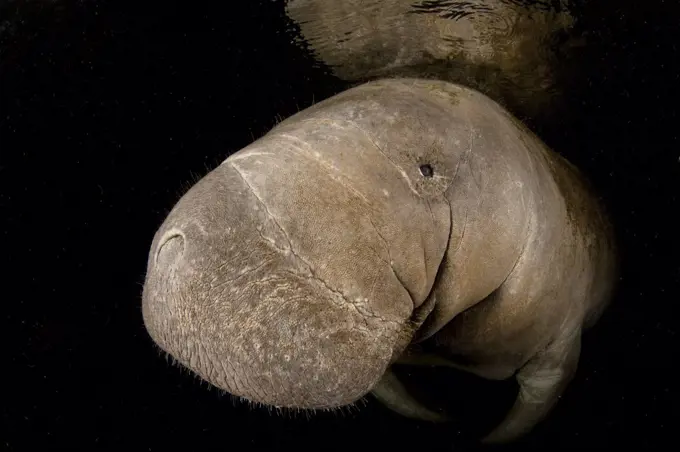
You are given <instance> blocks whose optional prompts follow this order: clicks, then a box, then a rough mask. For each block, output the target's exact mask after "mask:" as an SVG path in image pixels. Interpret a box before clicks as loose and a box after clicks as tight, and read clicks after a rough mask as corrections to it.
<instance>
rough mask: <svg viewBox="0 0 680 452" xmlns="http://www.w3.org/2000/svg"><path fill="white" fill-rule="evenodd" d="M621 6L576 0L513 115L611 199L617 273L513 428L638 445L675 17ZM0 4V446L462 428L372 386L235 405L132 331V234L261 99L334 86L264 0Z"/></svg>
mask: <svg viewBox="0 0 680 452" xmlns="http://www.w3.org/2000/svg"><path fill="white" fill-rule="evenodd" d="M629 3H630V4H626V3H625V2H622V1H621V2H619V1H605V0H592V1H589V2H585V6H584V7H583V9H582V10H580V12H579V14H580V22H579V27H581V28H582V29H583V30H588V31H589V32H590V34H591V36H594V37H595V39H593V40H591V44H590V45H589V47H588V48H587V49H585V50H583V52H582V54H581V56H580V60H579V61H580V64H581V65H582V67H583V68H585V70H584V71H583V74H585V75H583V76H582V77H581V78H578V79H574V80H571V81H570V83H569V90H570V91H569V95H568V98H569V102H570V108H569V114H568V115H566V116H564V117H563V118H560V120H559V121H558V122H557V123H555V122H553V123H551V124H548V125H546V124H541V123H540V120H538V121H536V122H535V123H533V124H532V126H533V127H534V128H535V130H537V131H538V132H539V134H541V137H542V138H543V139H544V140H545V141H546V142H547V143H548V144H549V145H551V146H552V147H553V148H554V149H556V150H558V151H559V152H561V153H562V154H563V155H565V156H566V157H568V158H569V159H570V160H571V161H572V162H574V163H575V164H577V165H578V166H580V167H581V168H582V169H583V170H584V171H585V172H586V173H587V174H588V176H589V177H590V178H591V180H592V181H593V183H594V185H595V186H596V188H597V189H598V191H599V192H600V193H601V194H602V195H603V197H604V198H605V200H606V202H607V203H608V205H609V209H610V211H611V212H612V217H613V221H614V223H615V225H616V227H617V230H618V233H619V236H620V244H621V247H622V250H623V273H622V279H621V282H620V286H619V291H618V294H617V296H616V299H615V300H614V304H613V305H612V307H611V308H610V310H609V311H608V312H607V314H606V315H605V316H604V318H603V319H602V321H601V323H600V324H599V325H598V327H597V329H596V330H594V331H593V332H592V333H590V334H589V335H588V336H587V337H586V339H585V344H584V351H583V354H582V358H581V365H580V369H579V372H578V375H577V377H576V379H575V380H574V382H573V383H572V385H571V387H570V388H569V390H568V391H567V393H566V394H565V396H564V398H563V399H562V401H561V402H560V404H559V405H558V407H557V408H556V409H555V411H554V412H553V414H552V415H551V417H550V418H549V419H548V420H547V421H546V422H544V423H543V424H542V425H541V426H540V427H539V428H537V429H536V431H535V433H534V434H532V435H531V436H530V437H528V438H526V439H525V440H524V441H523V442H522V443H520V444H518V445H515V446H514V447H513V448H512V449H518V450H519V449H521V450H542V449H543V448H548V449H553V450H554V449H556V448H560V449H561V448H565V449H566V448H570V449H572V448H574V447H589V446H609V447H622V446H628V447H640V446H647V447H651V448H652V449H657V448H660V447H661V446H663V445H665V444H666V441H669V440H670V439H672V438H673V437H674V436H675V435H672V434H673V433H674V430H675V429H677V426H676V425H675V423H674V422H673V421H672V419H673V418H675V417H677V415H678V413H677V406H678V389H677V381H678V373H677V371H676V370H675V368H676V365H677V361H676V358H677V354H678V348H677V334H678V328H677V321H678V320H677V319H678V317H677V316H674V315H673V308H674V307H675V305H677V304H678V303H677V302H678V301H679V295H680V265H679V264H678V251H679V247H678V235H679V232H680V227H679V226H680V220H678V219H677V218H678V210H679V209H678V205H679V203H680V147H679V140H678V134H679V132H678V128H679V126H678V120H680V117H678V106H677V105H678V104H677V102H678V85H679V84H680V79H679V78H678V71H679V70H680V53H679V52H678V47H679V46H680V44H679V43H678V42H679V38H680V32H679V31H678V30H677V28H678V26H677V23H678V20H679V19H678V14H677V11H676V10H675V7H674V6H673V4H675V3H676V2H674V1H666V2H662V1H661V0H654V1H652V0H650V1H647V2H629ZM0 4H1V5H2V6H1V9H0V52H1V53H0V58H1V60H0V69H1V71H2V72H1V75H2V79H1V86H0V89H1V96H2V98H1V100H2V102H1V104H0V105H1V108H2V110H1V111H0V212H1V213H0V215H1V216H0V240H1V242H0V243H1V246H0V253H1V254H0V255H1V256H2V260H1V261H2V263H3V268H4V270H3V271H2V273H0V281H1V282H2V292H0V294H1V295H0V300H1V301H2V309H3V310H2V328H1V331H2V335H3V338H2V342H0V344H1V347H2V360H1V361H0V366H1V367H0V370H1V371H2V372H1V373H2V375H3V377H4V380H5V383H3V384H2V386H1V387H2V389H1V390H2V395H1V399H0V413H1V415H2V418H1V424H2V425H1V426H0V431H1V433H0V439H1V441H0V447H7V448H9V450H20V449H25V448H28V447H29V446H44V447H48V448H57V447H61V446H69V447H70V448H85V449H88V450H90V449H99V448H115V449H119V448H123V447H133V448H135V449H137V448H140V449H144V450H163V449H164V448H166V447H168V446H173V445H176V446H178V447H181V448H183V449H186V448H189V450H200V449H206V448H208V449H213V448H219V449H230V448H235V447H250V448H256V449H260V448H262V449H267V448H270V447H283V448H293V447H294V448H296V449H303V450H307V449H315V448H317V447H319V448H324V449H332V450H336V449H337V450H341V449H342V450H348V449H350V448H360V447H364V446H367V447H368V446H372V447H376V446H378V445H382V446H384V447H385V448H387V449H395V448H396V449H404V448H407V447H422V448H426V449H430V450H431V449H432V448H434V447H436V448H438V449H440V448H443V449H445V450H452V449H454V448H458V449H460V448H461V447H462V446H463V445H464V444H465V443H464V439H465V438H466V437H467V435H468V433H466V432H465V429H464V428H462V429H459V428H458V427H456V426H432V425H427V424H420V423H416V422H411V421H408V420H405V419H402V418H399V417H398V416H396V415H394V414H392V413H390V412H388V411H387V410H385V409H384V408H382V407H381V406H379V405H378V404H377V403H374V402H372V401H371V402H370V403H369V404H368V406H366V407H365V408H363V409H362V410H360V411H358V412H356V411H355V412H352V413H345V414H344V415H337V414H320V415H317V416H315V417H312V418H311V419H307V418H306V417H305V416H299V417H298V418H295V417H293V416H292V415H290V414H288V415H286V416H277V415H270V414H269V413H268V412H267V411H266V410H257V409H252V408H250V407H248V406H246V405H243V404H238V405H236V406H233V403H232V401H231V399H230V398H229V397H228V396H223V395H220V394H218V392H217V391H215V390H211V389H208V388H207V387H206V386H205V385H203V386H202V385H201V384H200V383H199V382H198V381H197V380H195V379H194V378H193V377H191V376H189V375H186V374H182V373H181V372H180V371H179V370H178V369H177V368H176V367H171V366H169V365H168V364H167V363H166V362H165V360H163V359H161V358H160V357H159V355H158V354H157V352H156V351H155V349H154V348H153V346H152V344H151V341H150V339H149V338H148V336H147V335H146V333H145V330H144V328H143V324H142V318H141V308H140V296H141V287H142V286H141V284H142V282H143V278H144V271H145V265H146V254H147V251H148V247H149V245H150V241H151V238H152V235H153V233H154V232H155V230H156V228H157V227H158V226H159V225H160V223H161V222H162V220H163V218H164V216H165V214H166V213H167V212H168V210H169V209H170V208H171V207H172V205H173V203H174V202H175V201H176V200H177V199H178V197H179V196H180V195H181V193H182V192H183V191H184V190H185V189H186V188H187V187H188V186H189V185H190V184H191V183H192V182H193V181H195V180H196V178H197V177H199V176H200V175H202V174H204V173H205V172H206V170H207V169H210V168H212V167H214V166H215V165H216V164H218V163H219V162H221V161H222V160H223V159H224V158H226V156H227V155H228V154H229V153H230V152H233V151H236V150H238V149H240V148H241V147H243V146H245V145H247V144H248V143H249V142H251V141H252V140H253V138H257V137H259V136H261V135H262V134H263V133H265V132H266V131H267V130H268V129H269V128H270V127H271V126H273V125H274V124H275V122H276V120H277V118H281V117H286V116H288V115H290V114H292V113H295V112H296V111H298V109H302V108H305V107H307V106H309V105H310V104H311V103H312V102H313V101H314V100H319V99H323V98H326V97H329V96H330V95H332V94H334V93H337V92H339V91H341V90H342V89H344V88H345V87H347V86H348V85H347V84H346V83H343V82H341V81H339V80H337V79H336V78H334V77H333V76H331V75H330V72H329V71H328V70H327V69H326V68H324V67H322V66H321V65H320V64H317V63H315V62H314V61H313V60H312V58H311V57H310V56H309V55H308V53H307V52H305V51H304V50H303V49H300V48H299V47H298V46H295V45H293V44H292V43H291V35H290V33H288V32H287V30H290V29H291V27H292V24H290V23H289V21H288V20H287V19H286V18H285V16H284V14H283V4H282V2H272V1H262V2H259V1H242V2H226V1H217V2H210V3H205V4H204V3H200V2H191V3H190V2H176V1H170V0H167V1H163V2H160V1H137V2H121V1H112V0H102V1H89V0H83V1H74V0H55V1H51V0H3V1H2V3H0ZM457 386H462V385H460V384H459V385H457ZM454 389H457V388H453V389H452V391H453V390H454ZM458 389H460V388H458ZM461 391H462V392H468V391H467V389H466V388H464V387H463V388H462V389H461ZM468 398H469V397H468ZM468 403H471V404H473V405H474V407H475V409H474V410H473V409H471V411H470V412H479V411H483V410H485V407H486V406H492V405H493V403H494V398H493V397H488V396H487V397H484V396H477V398H474V399H473V400H472V401H468ZM673 410H676V412H675V413H673ZM463 412H465V411H464V409H463ZM674 414H675V416H674ZM459 430H462V433H461V432H459ZM671 444H672V443H671ZM350 450H351V449H350Z"/></svg>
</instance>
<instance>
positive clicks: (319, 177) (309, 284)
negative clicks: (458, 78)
mask: <svg viewBox="0 0 680 452" xmlns="http://www.w3.org/2000/svg"><path fill="white" fill-rule="evenodd" d="M615 274H616V260H615V254H614V244H613V241H612V235H611V231H610V228H609V226H608V223H607V220H606V218H605V217H604V215H603V212H602V210H601V209H600V207H599V206H598V203H597V202H596V200H595V198H594V197H593V195H592V194H591V193H590V192H589V189H588V188H587V185H586V183H585V182H584V180H583V179H582V177H581V176H580V175H579V173H578V171H577V170H576V169H575V168H574V167H573V166H572V165H570V164H569V163H567V162H566V161H565V160H564V159H562V158H561V157H560V156H558V155H557V154H556V153H553V152H552V151H551V150H549V149H548V148H547V147H546V146H545V145H544V144H543V143H542V142H541V141H540V140H539V139H538V138H537V137H536V136H535V135H533V134H532V133H531V132H530V131H529V130H528V129H527V128H525V127H524V126H523V125H522V124H521V123H520V122H519V121H517V120H516V119H514V118H513V116H511V115H510V114H509V113H508V112H507V111H506V110H505V109H504V108H502V107H501V106H500V105H499V104H497V103H496V102H495V101H493V100H491V99H490V98H488V97H486V96H485V95H483V94H481V93H480V92H478V91H475V90H472V89H469V88H466V87H463V86H460V85H456V84H452V83H449V82H444V81H432V80H424V79H413V78H395V79H383V80H377V81H373V82H369V83H366V84H363V85H360V86H357V87H354V88H352V89H349V90H347V91H345V92H343V93H341V94H339V95H336V96H334V97H332V98H329V99H327V100H325V101H322V102H320V103H318V104H316V105H314V106H312V107H310V108H308V109H306V110H303V111H301V112H299V113H298V114H296V115H294V116H292V117H290V118H288V119H286V120H284V121H283V122H281V123H280V124H278V125H277V126H276V127H274V128H273V129H272V130H271V131H270V132H269V133H268V134H266V135H265V136H263V137H262V138H260V139H258V140H257V141H255V142H253V143H252V144H250V145H249V146H247V147H246V148H244V149H242V150H240V151H238V152H236V153H235V154H233V155H231V156H230V157H229V158H227V159H226V160H225V161H224V162H223V163H222V164H221V165H220V166H219V167H217V168H215V169H214V170H213V171H211V172H210V173H208V174H207V175H206V176H205V177H204V178H203V179H201V180H200V181H199V182H198V183H196V184H195V185H194V186H193V187H192V188H191V189H190V190H189V191H188V192H187V193H186V194H185V195H184V196H183V197H182V198H181V199H180V200H179V201H178V203H177V204H176V205H175V206H174V208H173V209H172V211H171V212H170V213H169V215H168V216H167V218H166V219H165V221H164V223H163V224H162V226H161V227H160V229H159V230H158V231H157V233H156V235H155V237H154V239H153V243H152V245H151V250H150V254H149V260H148V270H147V275H146V281H145V285H144V290H143V318H144V323H145V325H146V328H147V330H148V332H149V334H150V336H151V337H152V338H153V340H154V341H155V342H156V344H157V345H158V346H159V347H160V348H161V349H163V350H165V351H166V352H167V353H169V354H170V355H172V356H173V357H174V358H176V360H177V361H179V362H180V363H181V364H183V365H184V366H186V367H187V368H189V369H191V370H192V371H193V372H195V373H196V374H197V375H199V376H200V377H201V378H203V379H205V380H206V381H208V382H210V383H211V384H213V385H215V386H217V387H219V388H222V389H224V390H225V391H227V392H229V393H231V394H233V395H236V396H240V397H243V398H245V399H248V400H251V401H255V402H259V403H262V404H265V405H270V406H278V407H295V408H303V409H320V408H332V407H339V406H343V405H347V404H351V403H353V402H355V401H357V400H359V399H360V398H362V397H363V396H365V395H366V394H368V393H370V392H372V393H373V394H374V395H375V396H376V397H377V398H378V399H380V400H381V401H382V402H384V403H385V404H386V405H387V406H388V407H390V408H392V409H394V410H395V411H397V412H399V413H401V414H403V415H405V416H410V417H414V418H421V419H429V420H438V419H439V418H440V415H438V414H436V413H433V412H430V411H429V410H428V409H426V408H425V407H423V406H420V405H419V404H418V402H417V401H415V400H414V399H413V398H411V397H410V396H409V394H408V393H407V392H406V391H405V389H404V388H403V386H402V385H401V384H400V383H399V381H398V380H397V379H396V378H395V376H394V374H392V373H391V371H390V366H391V365H392V364H394V363H397V362H403V363H412V364H417V363H432V362H438V363H440V364H444V365H452V366H454V367H457V368H460V369H464V370H467V371H469V372H472V373H474V374H477V375H479V376H482V377H485V378H488V379H505V378H509V377H512V376H515V377H516V378H517V381H518V382H519V385H520V388H521V389H520V392H519V395H518V397H517V400H516V403H515V404H514V406H513V407H512V408H511V410H510V412H509V413H508V415H507V418H506V419H505V420H504V421H503V422H502V423H501V425H500V426H498V428H496V429H495V430H493V431H492V433H491V434H490V435H489V436H488V437H487V438H486V440H487V441H490V442H503V441H510V440H513V439H516V438H518V437H519V436H521V435H523V434H525V433H526V432H528V431H529V430H530V429H531V428H532V427H533V426H534V425H535V424H536V423H537V422H539V421H540V420H541V419H542V418H543V417H545V416H546V415H547V413H548V412H549V410H550V409H551V407H552V406H553V405H554V403H555V402H556V400H557V399H558V397H559V396H560V394H561V393H562V392H563V390H564V389H565V387H566V386H567V384H568V382H569V381H570V379H571V377H572V376H573V374H574V371H575V369H576V366H577V362H578V358H579V351H580V338H581V333H582V331H583V330H584V328H586V327H588V326H590V325H592V324H593V323H594V322H595V321H596V319H597V318H598V317H599V316H600V314H601V312H602V311H603V309H604V308H605V306H606V305H607V303H608V300H609V298H610V294H611V291H612V285H613V281H614V279H615ZM425 346H427V347H425ZM424 349H427V353H425V352H423V351H422V350H424Z"/></svg>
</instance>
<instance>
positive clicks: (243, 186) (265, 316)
mask: <svg viewBox="0 0 680 452" xmlns="http://www.w3.org/2000/svg"><path fill="white" fill-rule="evenodd" d="M273 211H274V209H273V208H272V209H268V208H267V207H266V206H263V205H262V202H261V200H260V199H258V197H257V196H256V195H255V193H254V191H253V188H252V187H249V186H248V184H247V183H246V182H245V181H244V179H243V178H242V177H241V175H240V174H239V173H238V171H236V169H234V167H232V166H231V165H229V164H224V165H222V166H221V167H219V168H217V169H216V170H214V171H213V172H212V173H210V174H209V175H207V176H206V177H205V178H204V179H203V180H201V181H199V182H198V183H197V184H196V185H195V186H194V187H192V189H191V190H189V192H187V193H186V194H185V195H184V196H183V197H182V199H181V200H180V201H179V202H178V203H177V205H176V206H175V207H174V208H173V210H172V211H171V212H170V214H169V215H168V217H167V219H166V220H165V222H164V223H163V224H162V226H161V227H160V228H159V230H158V232H157V233H156V236H155V237H154V240H153V243H152V246H151V250H150V253H149V260H148V267H147V275H146V281H145V285H144V291H143V318H144V323H145V326H146V328H147V330H148V332H149V334H150V336H151V337H152V339H153V340H154V342H155V343H156V344H157V345H158V346H159V347H160V348H161V349H163V350H164V351H165V352H166V353H168V354H169V355H171V356H172V357H173V358H175V359H176V361H178V362H179V363H180V364H181V365H183V366H185V367H186V368H188V369H190V370H191V371H193V372H194V373H195V374H197V375H198V376H200V377H201V378H202V379H204V380H206V381H208V382H210V383H211V384H213V385H214V386H216V387H218V388H221V389H223V390H225V391H227V392H229V393H231V394H233V395H235V396H240V397H243V398H246V399H248V400H250V401H254V402H258V403H262V404H266V405H271V406H277V407H296V408H310V409H314V408H329V407H337V406H342V405H347V404H351V403H352V402H355V401H357V400H358V399H360V398H361V397H363V396H364V395H365V394H367V393H368V392H369V391H370V390H371V389H372V388H373V387H374V386H375V384H376V383H377V382H378V380H379V379H380V378H381V376H382V375H383V373H384V372H385V369H386V368H387V366H388V365H389V363H390V360H391V359H392V356H393V352H394V350H393V348H394V346H395V344H396V342H398V338H397V336H398V335H399V324H398V323H397V322H394V321H390V320H385V319H383V318H382V317H381V315H380V313H376V311H374V310H373V309H372V308H371V307H370V306H368V303H367V300H366V299H365V297H364V298H361V297H358V296H354V295H352V296H350V295H346V294H345V293H344V292H343V290H342V289H341V288H339V287H338V286H337V285H336V284H335V283H334V282H331V281H327V280H326V279H327V278H324V275H323V274H322V273H323V271H322V270H321V269H319V268H320V266H317V265H315V264H314V263H313V262H312V261H311V260H309V259H311V258H309V257H305V256H304V255H303V254H302V251H301V250H300V249H299V248H300V247H299V246H297V242H296V240H295V238H294V237H292V236H288V235H287V233H285V231H282V229H281V224H283V223H284V222H283V220H281V222H280V223H281V224H277V222H276V221H275V220H274V219H273V218H275V214H274V213H273ZM299 216H301V215H297V216H296V217H299ZM286 229H292V228H286ZM317 235H318V234H317ZM329 265H331V266H332V262H331V263H330V264H329ZM355 283H356V288H355V289H356V294H359V293H368V291H367V290H366V289H367V287H366V286H365V285H364V284H362V283H361V281H355ZM373 283H374V285H375V284H376V281H375V280H373ZM402 290H403V289H402Z"/></svg>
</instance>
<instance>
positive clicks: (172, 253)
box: [156, 231, 184, 265]
mask: <svg viewBox="0 0 680 452" xmlns="http://www.w3.org/2000/svg"><path fill="white" fill-rule="evenodd" d="M183 253H184V235H183V234H182V233H180V232H178V231H172V232H170V233H168V234H166V235H165V237H163V239H162V240H161V241H160V243H159V245H158V251H157V252H156V263H157V264H160V265H168V264H170V263H172V262H173V261H175V260H176V259H177V258H178V257H180V256H181V255H182V254H183Z"/></svg>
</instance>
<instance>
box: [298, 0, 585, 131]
mask: <svg viewBox="0 0 680 452" xmlns="http://www.w3.org/2000/svg"><path fill="white" fill-rule="evenodd" d="M574 3H575V0H550V1H548V0H464V1H459V0H361V1H358V0H289V1H288V2H287V3H286V14H287V16H288V17H289V18H290V20H291V21H292V22H293V24H294V26H295V27H297V29H299V38H298V41H299V42H300V45H301V46H303V47H305V48H308V49H309V50H311V52H312V53H313V54H314V55H315V56H316V57H317V59H318V60H319V61H320V62H322V63H323V64H325V65H327V66H328V67H329V68H330V69H331V70H332V72H333V74H334V75H336V76H337V77H339V78H341V79H343V80H346V81H351V82H358V83H360V82H363V81H368V80H372V79H377V78H384V77H395V76H400V77H417V78H423V77H427V78H436V79H441V80H447V81H450V82H454V83H461V84H463V85H465V86H469V87H471V88H474V89H476V90H478V91H481V92H482V93H484V94H486V95H488V96H489V97H491V98H492V99H494V100H495V101H497V102H499V103H501V104H502V105H503V106H505V107H506V108H509V110H510V111H511V112H513V113H514V114H516V115H519V116H520V117H521V118H522V119H527V120H528V119H531V120H533V121H543V122H545V115H551V117H559V115H560V114H561V113H560V111H558V110H560V109H562V107H563V100H564V98H563V91H564V90H565V80H571V79H573V78H574V77H575V76H576V75H578V71H577V69H578V67H577V65H575V64H573V62H574V61H575V59H574V58H573V57H575V56H576V55H577V53H576V52H577V51H578V50H579V49H580V48H582V46H583V45H584V44H585V39H584V35H582V34H577V33H575V32H574V28H575V26H576V14H575V9H576V5H574ZM547 122H548V123H550V121H547Z"/></svg>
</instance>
